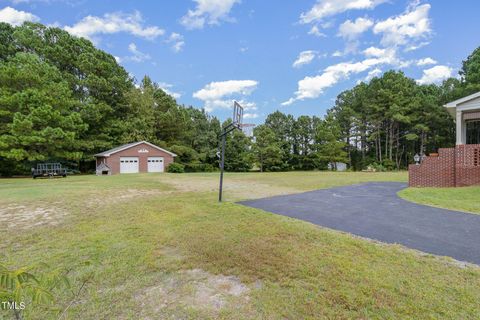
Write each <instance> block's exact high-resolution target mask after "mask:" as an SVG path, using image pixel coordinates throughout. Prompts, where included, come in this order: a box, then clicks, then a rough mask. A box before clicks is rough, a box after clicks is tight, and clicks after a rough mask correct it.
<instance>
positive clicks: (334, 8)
mask: <svg viewBox="0 0 480 320" xmlns="http://www.w3.org/2000/svg"><path fill="white" fill-rule="evenodd" d="M386 1H387V0H317V3H315V5H314V6H313V7H312V8H311V9H310V11H308V12H306V13H302V14H301V16H300V22H301V23H311V22H315V21H320V20H322V19H323V18H325V17H329V16H333V15H336V14H338V13H342V12H345V11H348V10H359V9H373V8H375V7H376V6H377V5H379V4H381V3H383V2H386Z"/></svg>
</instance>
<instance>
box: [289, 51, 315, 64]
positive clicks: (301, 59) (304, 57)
mask: <svg viewBox="0 0 480 320" xmlns="http://www.w3.org/2000/svg"><path fill="white" fill-rule="evenodd" d="M315 55H316V52H315V51H313V50H306V51H302V52H300V54H299V55H298V58H297V60H295V62H293V67H294V68H299V67H301V66H303V65H305V64H309V63H310V62H312V61H313V59H315Z"/></svg>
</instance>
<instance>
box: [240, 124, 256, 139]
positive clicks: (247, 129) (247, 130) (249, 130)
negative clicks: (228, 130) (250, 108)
mask: <svg viewBox="0 0 480 320" xmlns="http://www.w3.org/2000/svg"><path fill="white" fill-rule="evenodd" d="M255 126H256V125H255V124H253V123H242V124H241V125H240V128H241V129H242V131H243V134H244V135H246V136H247V137H249V138H251V137H253V129H254V128H255Z"/></svg>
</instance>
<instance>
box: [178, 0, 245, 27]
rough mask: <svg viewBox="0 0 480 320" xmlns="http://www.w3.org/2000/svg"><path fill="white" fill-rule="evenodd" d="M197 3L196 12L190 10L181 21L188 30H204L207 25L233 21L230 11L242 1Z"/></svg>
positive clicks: (213, 0)
mask: <svg viewBox="0 0 480 320" xmlns="http://www.w3.org/2000/svg"><path fill="white" fill-rule="evenodd" d="M193 1H195V2H196V3H197V6H196V8H195V10H188V12H187V14H186V15H184V16H183V17H182V18H181V19H180V23H181V24H182V25H183V26H185V28H187V29H202V28H203V27H204V26H205V24H208V25H216V24H220V22H221V21H231V20H232V18H230V17H229V15H228V14H229V13H230V10H232V7H233V6H234V5H235V4H236V3H240V0H193Z"/></svg>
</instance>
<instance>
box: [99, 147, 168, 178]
mask: <svg viewBox="0 0 480 320" xmlns="http://www.w3.org/2000/svg"><path fill="white" fill-rule="evenodd" d="M140 150H142V151H143V152H140ZM147 151H148V152H147ZM120 157H138V162H139V163H138V170H139V172H148V157H163V166H164V171H165V172H167V168H168V166H169V165H170V164H171V163H172V162H173V160H174V159H173V156H172V155H171V154H168V153H166V152H163V151H161V150H158V149H157V148H153V147H152V146H150V145H148V144H146V143H141V144H139V145H136V146H133V147H130V148H128V149H125V150H122V151H119V152H116V153H114V154H112V155H111V156H110V157H105V158H97V165H98V164H99V163H100V162H101V161H102V159H105V163H106V164H107V165H108V166H109V167H110V169H111V173H112V174H117V173H120Z"/></svg>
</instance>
